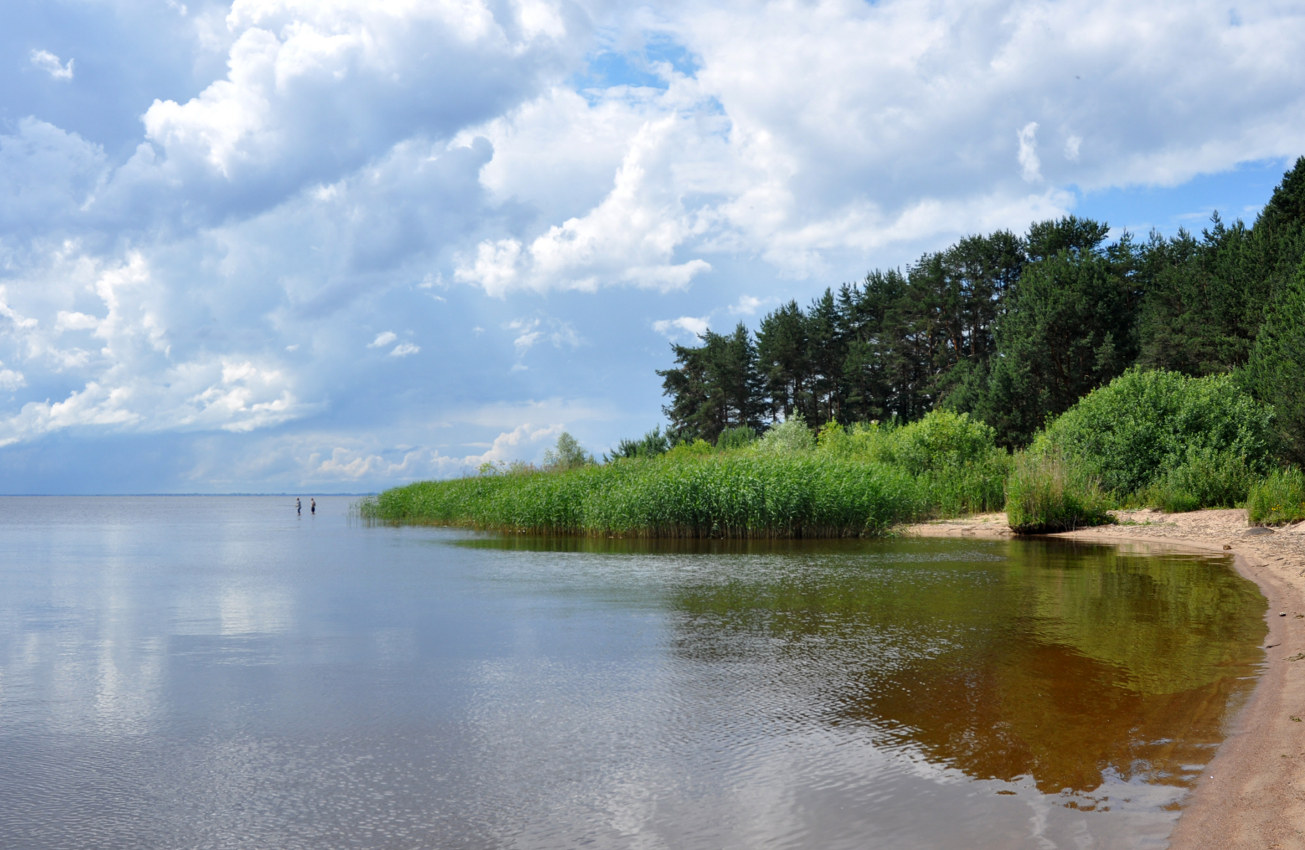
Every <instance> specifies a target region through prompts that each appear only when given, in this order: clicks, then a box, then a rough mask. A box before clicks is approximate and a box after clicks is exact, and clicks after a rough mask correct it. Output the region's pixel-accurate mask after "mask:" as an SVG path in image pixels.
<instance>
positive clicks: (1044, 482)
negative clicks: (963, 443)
mask: <svg viewBox="0 0 1305 850" xmlns="http://www.w3.org/2000/svg"><path fill="white" fill-rule="evenodd" d="M1107 507H1108V500H1107V497H1106V495H1105V494H1104V493H1102V492H1101V488H1100V486H1099V485H1098V484H1097V482H1096V481H1095V479H1093V478H1092V477H1091V476H1090V475H1089V474H1088V472H1087V471H1086V470H1085V469H1084V468H1083V466H1082V465H1081V464H1075V463H1074V462H1073V461H1070V460H1067V459H1066V458H1064V457H1062V456H1061V455H1060V454H1059V453H1057V452H1050V453H1043V454H1032V453H1025V454H1022V455H1020V456H1019V457H1017V458H1016V459H1015V463H1014V468H1013V469H1012V470H1011V473H1010V477H1009V478H1008V479H1007V482H1006V518H1007V521H1008V522H1009V523H1010V527H1011V530H1012V531H1014V532H1015V533H1016V534H1043V533H1048V532H1054V531H1071V530H1073V529H1075V528H1082V527H1085V526H1090V525H1104V524H1106V523H1110V522H1113V521H1114V520H1113V519H1112V518H1111V517H1110V515H1109V514H1108V513H1107V512H1106V508H1107Z"/></svg>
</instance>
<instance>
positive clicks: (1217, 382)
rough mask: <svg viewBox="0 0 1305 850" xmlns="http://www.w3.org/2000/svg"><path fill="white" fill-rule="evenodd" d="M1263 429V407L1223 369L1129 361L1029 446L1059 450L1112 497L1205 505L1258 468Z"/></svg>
mask: <svg viewBox="0 0 1305 850" xmlns="http://www.w3.org/2000/svg"><path fill="white" fill-rule="evenodd" d="M1272 428H1273V412H1272V410H1271V409H1270V408H1268V407H1265V406H1263V405H1261V404H1259V403H1257V402H1256V401H1254V400H1253V399H1252V398H1251V397H1250V396H1249V395H1247V394H1246V393H1245V392H1243V391H1242V390H1241V389H1239V388H1238V387H1237V386H1236V384H1234V382H1233V380H1232V378H1230V377H1229V376H1227V375H1212V376H1208V377H1204V378H1189V377H1187V376H1185V375H1181V374H1179V373H1177V372H1167V371H1141V370H1138V369H1132V370H1130V371H1128V372H1125V373H1124V374H1123V375H1121V376H1120V377H1118V378H1116V379H1115V380H1114V381H1112V382H1111V383H1109V384H1108V385H1106V386H1104V387H1100V388H1098V389H1096V390H1094V391H1093V392H1091V393H1089V394H1088V395H1087V396H1085V397H1084V398H1083V399H1082V400H1080V401H1079V403H1078V404H1076V405H1074V407H1072V408H1070V409H1069V410H1068V411H1066V412H1065V413H1064V414H1063V415H1062V416H1060V418H1058V419H1056V420H1055V421H1054V422H1052V423H1051V425H1049V426H1048V427H1047V429H1046V430H1045V431H1043V432H1042V433H1041V434H1039V435H1038V437H1037V439H1036V440H1035V441H1034V443H1033V446H1032V447H1031V448H1030V451H1031V452H1032V453H1034V454H1049V453H1052V452H1059V453H1060V454H1061V455H1062V456H1063V457H1064V458H1065V459H1066V460H1067V461H1069V462H1071V463H1072V464H1073V465H1075V466H1081V467H1082V468H1083V470H1084V472H1085V473H1086V474H1088V475H1089V476H1091V477H1093V478H1095V479H1096V480H1098V481H1099V482H1100V485H1101V487H1102V488H1104V489H1105V490H1106V491H1107V492H1109V493H1111V494H1112V495H1114V496H1115V498H1117V499H1121V500H1122V499H1126V498H1128V497H1130V496H1135V497H1141V498H1146V497H1147V495H1148V494H1150V495H1152V496H1160V497H1163V498H1168V496H1172V497H1173V498H1172V499H1171V500H1170V501H1171V503H1172V504H1178V503H1181V504H1184V505H1187V506H1199V507H1206V506H1213V505H1222V504H1232V503H1234V502H1238V501H1241V500H1242V499H1244V498H1245V496H1246V488H1247V487H1248V486H1249V484H1250V482H1251V481H1252V480H1253V479H1254V477H1255V476H1257V475H1263V474H1264V473H1265V472H1267V471H1268V468H1269V466H1270V464H1271V460H1272V445H1273V431H1272ZM1165 494H1168V496H1166V495H1165Z"/></svg>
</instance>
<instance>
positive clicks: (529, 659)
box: [0, 497, 1265, 850]
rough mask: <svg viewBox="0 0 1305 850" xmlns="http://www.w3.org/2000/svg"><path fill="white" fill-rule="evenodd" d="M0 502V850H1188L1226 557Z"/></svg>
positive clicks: (1258, 634) (1236, 691)
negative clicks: (482, 531)
mask: <svg viewBox="0 0 1305 850" xmlns="http://www.w3.org/2000/svg"><path fill="white" fill-rule="evenodd" d="M349 507H350V502H349V500H348V499H344V498H323V499H319V500H318V513H317V515H316V516H312V515H310V514H309V513H308V502H307V499H306V498H305V500H304V513H303V515H302V516H296V514H295V510H294V499H293V497H291V498H286V497H220V498H219V497H165V498H155V497H149V498H144V497H142V498H135V497H132V498H126V497H111V498H53V497H42V498H17V497H10V498H0V846H2V847H6V848H9V847H14V848H29V849H30V850H37V849H38V848H79V850H84V849H85V848H110V847H113V848H122V847H130V848H314V849H315V850H316V848H350V847H352V848H523V850H524V849H525V848H571V847H577V846H589V847H598V848H661V847H664V848H677V849H678V848H690V850H692V848H761V847H773V848H822V849H823V848H842V847H846V848H918V847H929V848H975V847H992V848H1025V847H1027V848H1057V847H1064V848H1089V847H1109V848H1133V847H1163V846H1165V844H1166V841H1167V836H1168V834H1169V832H1170V830H1171V828H1172V826H1173V823H1174V821H1175V818H1176V817H1177V811H1178V807H1179V806H1180V805H1181V802H1182V800H1183V798H1184V794H1185V793H1186V791H1187V789H1188V788H1189V786H1190V783H1191V781H1192V780H1193V778H1194V777H1195V776H1196V775H1198V774H1199V772H1200V770H1201V768H1202V766H1203V765H1204V764H1205V763H1206V761H1207V760H1208V759H1209V757H1210V756H1211V755H1212V751H1213V748H1214V747H1215V746H1216V745H1217V743H1218V741H1219V740H1220V738H1221V737H1222V735H1223V734H1224V730H1225V728H1226V724H1227V723H1228V720H1229V717H1230V712H1231V711H1233V710H1235V709H1236V707H1238V706H1239V705H1240V704H1241V703H1242V702H1243V701H1244V699H1245V697H1246V696H1247V694H1248V693H1249V690H1250V688H1251V687H1252V686H1253V684H1254V677H1255V675H1256V674H1257V672H1258V669H1259V667H1258V665H1259V664H1260V663H1261V662H1262V660H1263V652H1262V650H1261V649H1260V647H1261V644H1262V641H1263V638H1264V635H1265V627H1264V619H1263V618H1264V613H1265V607H1264V601H1263V599H1262V598H1261V597H1260V596H1259V594H1258V593H1257V592H1256V590H1255V588H1254V586H1253V585H1251V584H1250V583H1249V582H1247V581H1245V580H1243V579H1241V578H1239V577H1237V576H1236V575H1234V574H1233V572H1232V570H1231V566H1230V560H1229V559H1227V558H1211V557H1201V556H1177V555H1166V556H1162V557H1154V556H1148V555H1145V554H1140V553H1137V552H1128V551H1119V550H1116V549H1113V548H1109V547H1102V546H1085V545H1073V544H1069V543H1064V542H1056V541H1050V542H1025V541H973V540H965V541H958V540H913V539H912V540H896V541H879V542H875V541H855V542H826V543H806V544H789V545H771V546H766V545H724V544H714V545H713V544H705V545H679V546H673V545H665V546H660V547H657V546H650V545H636V544H629V543H624V542H622V541H597V542H584V541H552V542H550V541H538V540H535V541H531V540H515V539H507V540H504V539H498V538H493V537H489V536H485V535H477V534H473V533H469V532H463V531H455V530H447V529H430V528H388V527H373V526H367V525H365V524H362V523H360V522H359V521H357V520H356V519H353V520H351V519H350V517H349V515H348V509H349Z"/></svg>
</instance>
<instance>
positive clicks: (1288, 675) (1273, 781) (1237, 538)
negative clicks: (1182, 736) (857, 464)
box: [900, 509, 1305, 850]
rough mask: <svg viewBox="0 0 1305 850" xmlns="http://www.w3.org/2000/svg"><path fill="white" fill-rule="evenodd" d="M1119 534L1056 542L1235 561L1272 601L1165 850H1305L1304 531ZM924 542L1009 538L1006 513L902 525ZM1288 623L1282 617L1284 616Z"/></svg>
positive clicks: (1219, 526) (1232, 522)
mask: <svg viewBox="0 0 1305 850" xmlns="http://www.w3.org/2000/svg"><path fill="white" fill-rule="evenodd" d="M1115 516H1116V518H1117V519H1118V520H1119V522H1120V524H1119V525H1110V526H1099V527H1096V528H1085V529H1080V530H1078V531H1071V532H1065V533H1062V534H1057V535H1053V536H1055V537H1065V538H1070V539H1075V540H1095V541H1099V542H1102V543H1114V544H1122V545H1130V544H1136V545H1142V546H1159V547H1164V548H1186V549H1195V550H1200V551H1205V552H1218V553H1222V554H1229V555H1233V556H1234V564H1235V566H1236V569H1237V571H1238V572H1239V573H1240V574H1241V575H1243V576H1245V577H1246V578H1248V579H1250V580H1251V581H1253V582H1255V583H1256V585H1257V586H1258V587H1259V588H1260V592H1261V593H1263V594H1264V596H1265V598H1266V599H1267V600H1268V602H1269V609H1268V613H1267V615H1266V618H1267V620H1268V626H1269V634H1268V637H1267V638H1266V639H1265V647H1266V651H1265V668H1264V672H1263V674H1262V675H1261V676H1260V680H1259V682H1258V683H1257V685H1256V687H1255V690H1254V692H1253V693H1252V695H1251V697H1250V699H1249V700H1248V701H1247V703H1246V705H1245V706H1243V707H1242V709H1241V711H1240V712H1239V713H1238V715H1237V716H1236V718H1234V720H1233V722H1232V724H1231V726H1230V729H1229V732H1228V736H1227V738H1226V739H1225V740H1224V743H1223V744H1222V745H1221V746H1220V747H1219V750H1218V752H1217V753H1216V754H1215V757H1214V759H1212V760H1211V762H1210V764H1209V765H1207V768H1206V771H1205V773H1204V775H1203V776H1202V778H1201V780H1200V782H1198V783H1197V785H1196V788H1195V789H1194V790H1193V791H1192V793H1191V796H1190V797H1189V798H1188V799H1187V801H1186V803H1185V805H1184V806H1183V810H1182V813H1181V815H1180V816H1179V819H1178V824H1177V826H1176V827H1175V828H1174V831H1173V834H1172V835H1171V836H1170V845H1169V846H1170V848H1171V850H1205V848H1211V847H1218V848H1220V850H1234V848H1244V850H1262V849H1263V848H1267V847H1303V846H1305V799H1303V798H1302V795H1301V792H1300V790H1299V789H1301V788H1305V522H1302V523H1296V524H1295V525H1290V526H1286V527H1284V528H1279V529H1275V530H1273V531H1272V532H1271V533H1270V532H1266V531H1264V530H1261V529H1252V528H1250V527H1249V526H1248V525H1247V522H1246V511H1244V510H1241V509H1236V510H1205V511H1193V512H1191V513H1183V514H1164V513H1161V512H1159V511H1153V510H1144V511H1118V512H1115ZM900 530H901V531H903V532H904V533H905V534H908V535H914V536H921V537H980V538H1006V537H1011V536H1012V534H1011V531H1010V528H1009V527H1008V526H1007V525H1006V520H1005V515H1004V514H984V515H981V516H973V517H968V518H964V519H949V520H939V521H936V522H928V523H916V524H912V525H908V526H903V527H902V528H901V529H900ZM1284 615H1285V616H1284Z"/></svg>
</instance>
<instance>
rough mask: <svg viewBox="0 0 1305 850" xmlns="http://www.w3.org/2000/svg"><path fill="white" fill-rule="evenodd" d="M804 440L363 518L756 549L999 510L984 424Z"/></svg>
mask: <svg viewBox="0 0 1305 850" xmlns="http://www.w3.org/2000/svg"><path fill="white" fill-rule="evenodd" d="M798 427H803V428H804V426H800V425H798V424H797V423H792V424H791V425H790V427H788V429H787V430H791V431H796V429H797V428H798ZM783 430H784V429H780V431H779V436H783ZM790 436H791V435H790ZM808 436H809V438H808V439H803V440H797V439H786V440H776V439H774V438H772V439H769V440H764V439H763V440H759V441H756V442H755V443H748V442H746V441H740V444H739V445H737V446H733V447H729V448H725V449H721V448H720V447H715V448H713V447H711V446H709V445H708V444H706V443H701V442H699V443H693V444H687V445H682V446H679V447H677V448H676V449H673V450H671V451H669V452H667V453H665V454H662V455H659V456H654V457H625V458H619V459H616V460H613V461H611V462H609V463H607V464H604V465H595V464H590V465H586V466H582V467H578V468H573V469H553V470H537V469H529V468H519V469H515V470H512V471H502V470H499V471H490V472H489V474H482V475H479V476H476V477H472V478H461V479H455V480H450V481H429V482H422V483H419V484H412V485H409V486H407V487H400V488H396V489H394V490H388V491H386V492H384V493H382V494H380V495H379V496H377V497H375V498H374V499H371V500H368V501H366V502H364V503H363V504H362V505H361V508H360V509H361V513H362V514H363V516H364V517H367V518H370V519H374V520H378V521H383V522H395V523H432V524H440V525H457V526H465V527H471V528H479V529H486V530H494V531H504V532H509V533H526V534H579V535H594V536H613V537H647V538H654V537H655V538H724V539H758V538H817V537H821V538H824V537H860V536H875V535H880V534H883V533H885V532H886V531H887V530H888V529H889V528H890V527H892V526H893V525H896V524H899V523H903V522H912V521H916V520H921V519H927V518H933V517H939V516H956V515H959V514H964V513H973V512H976V511H983V510H999V509H1000V508H1001V507H1002V501H1003V498H1004V493H1003V487H1004V482H1005V478H1006V473H1007V470H1008V469H1009V466H1010V458H1009V455H1007V453H1006V452H1004V451H1002V450H1000V449H997V448H995V447H994V445H993V440H992V433H991V429H990V428H988V426H986V425H984V424H983V423H980V422H975V421H971V420H968V419H967V418H966V417H964V416H963V415H957V414H953V413H949V412H946V411H937V412H935V413H933V414H930V415H929V416H927V417H925V419H923V420H921V421H920V422H917V423H912V424H911V425H907V426H903V427H901V428H890V427H883V428H881V427H879V426H877V425H864V426H855V427H853V428H851V429H846V430H845V429H842V428H839V427H837V426H832V427H827V428H826V429H824V430H822V432H821V434H820V437H819V439H818V440H817V439H815V438H814V437H813V436H811V435H808Z"/></svg>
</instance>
